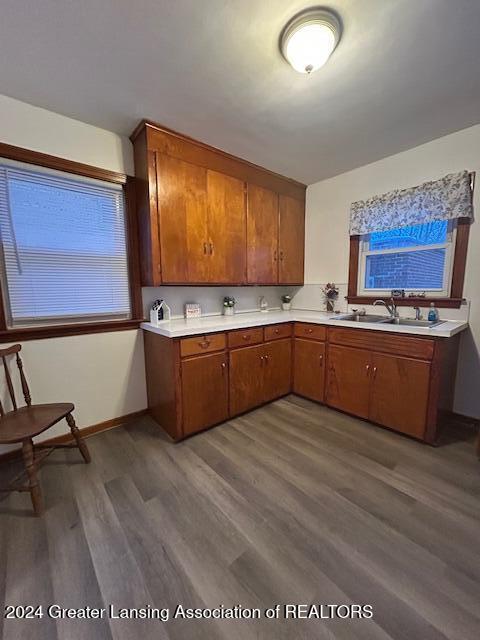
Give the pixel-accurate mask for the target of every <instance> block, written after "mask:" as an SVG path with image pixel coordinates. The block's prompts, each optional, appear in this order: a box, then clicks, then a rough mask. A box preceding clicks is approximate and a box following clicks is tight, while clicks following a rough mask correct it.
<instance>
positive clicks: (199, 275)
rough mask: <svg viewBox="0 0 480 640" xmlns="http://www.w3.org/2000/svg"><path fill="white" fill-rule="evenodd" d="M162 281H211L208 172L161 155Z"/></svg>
mask: <svg viewBox="0 0 480 640" xmlns="http://www.w3.org/2000/svg"><path fill="white" fill-rule="evenodd" d="M157 183H158V215H159V223H160V231H159V233H160V254H161V262H162V281H163V282H165V283H171V284H175V283H179V284H183V283H188V282H193V283H195V282H207V281H208V260H207V258H208V256H207V250H208V244H207V243H208V237H207V235H208V234H207V170H206V169H204V168H202V167H198V166H196V165H194V164H190V163H189V162H183V161H182V160H177V159H176V158H171V157H170V156H166V155H164V154H157Z"/></svg>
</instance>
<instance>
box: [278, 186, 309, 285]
mask: <svg viewBox="0 0 480 640" xmlns="http://www.w3.org/2000/svg"><path fill="white" fill-rule="evenodd" d="M279 211H280V217H279V220H280V222H279V232H278V250H279V253H278V257H279V263H278V282H279V283H280V284H303V264H304V252H305V203H304V202H302V201H300V200H297V199H295V198H291V197H290V196H284V195H280V200H279Z"/></svg>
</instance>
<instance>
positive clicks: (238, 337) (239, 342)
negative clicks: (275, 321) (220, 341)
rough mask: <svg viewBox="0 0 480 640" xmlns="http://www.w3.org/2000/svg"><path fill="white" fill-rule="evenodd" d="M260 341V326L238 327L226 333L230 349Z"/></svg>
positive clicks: (261, 340)
mask: <svg viewBox="0 0 480 640" xmlns="http://www.w3.org/2000/svg"><path fill="white" fill-rule="evenodd" d="M260 342H263V328H262V327H253V328H252V329H239V330H238V331H230V333H229V334H228V346H229V347H230V349H236V348H237V347H246V346H248V345H251V344H260Z"/></svg>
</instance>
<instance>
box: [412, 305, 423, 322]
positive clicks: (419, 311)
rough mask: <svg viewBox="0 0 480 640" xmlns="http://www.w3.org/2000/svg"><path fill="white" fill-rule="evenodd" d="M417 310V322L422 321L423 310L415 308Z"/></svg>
mask: <svg viewBox="0 0 480 640" xmlns="http://www.w3.org/2000/svg"><path fill="white" fill-rule="evenodd" d="M413 308H414V310H415V320H421V319H422V310H421V309H420V307H413Z"/></svg>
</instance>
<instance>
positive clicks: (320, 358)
mask: <svg viewBox="0 0 480 640" xmlns="http://www.w3.org/2000/svg"><path fill="white" fill-rule="evenodd" d="M318 359H319V360H320V366H322V365H323V356H318Z"/></svg>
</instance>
